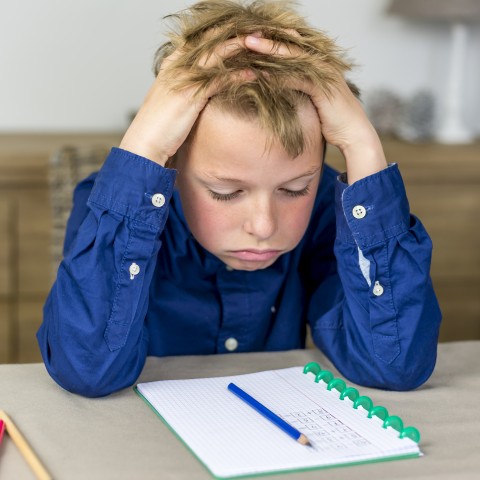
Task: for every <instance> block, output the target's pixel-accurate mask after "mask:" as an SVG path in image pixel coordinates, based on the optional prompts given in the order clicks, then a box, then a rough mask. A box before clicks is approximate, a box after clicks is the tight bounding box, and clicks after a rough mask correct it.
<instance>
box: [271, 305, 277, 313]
mask: <svg viewBox="0 0 480 480" xmlns="http://www.w3.org/2000/svg"><path fill="white" fill-rule="evenodd" d="M270 311H271V312H272V313H275V312H276V311H277V309H276V308H275V305H274V306H273V307H270Z"/></svg>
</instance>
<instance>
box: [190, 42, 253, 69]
mask: <svg viewBox="0 0 480 480" xmlns="http://www.w3.org/2000/svg"><path fill="white" fill-rule="evenodd" d="M240 50H245V42H244V40H242V39H241V38H231V39H229V40H226V41H225V42H222V43H221V44H220V45H218V46H217V47H215V49H214V50H213V52H209V53H208V54H205V55H203V56H202V57H201V58H200V59H199V61H198V65H199V66H201V67H203V68H212V67H215V66H216V65H218V63H219V62H220V61H221V60H225V59H227V58H230V57H233V56H234V55H236V54H237V53H238V52H239V51H240Z"/></svg>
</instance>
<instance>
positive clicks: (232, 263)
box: [221, 257, 278, 272]
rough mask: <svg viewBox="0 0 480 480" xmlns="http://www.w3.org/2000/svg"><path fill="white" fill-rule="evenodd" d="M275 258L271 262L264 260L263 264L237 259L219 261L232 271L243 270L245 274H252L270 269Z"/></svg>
mask: <svg viewBox="0 0 480 480" xmlns="http://www.w3.org/2000/svg"><path fill="white" fill-rule="evenodd" d="M277 259H278V257H277V258H273V259H271V260H266V261H263V262H248V261H245V260H238V259H235V258H234V259H230V258H228V259H225V258H222V259H221V260H222V261H223V262H224V263H225V265H226V266H227V268H228V269H232V270H243V271H246V272H254V271H256V270H264V269H265V268H268V267H270V266H271V265H273V264H274V263H275V262H276V261H277Z"/></svg>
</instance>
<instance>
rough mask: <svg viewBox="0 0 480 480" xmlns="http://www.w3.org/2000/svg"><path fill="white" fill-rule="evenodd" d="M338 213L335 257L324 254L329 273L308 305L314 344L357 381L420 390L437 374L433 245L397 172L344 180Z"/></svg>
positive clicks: (391, 170)
mask: <svg viewBox="0 0 480 480" xmlns="http://www.w3.org/2000/svg"><path fill="white" fill-rule="evenodd" d="M335 210H336V211H335V217H336V238H335V242H334V249H333V252H334V255H335V257H333V252H330V254H329V251H328V249H327V251H326V253H321V254H319V255H320V256H319V257H318V258H320V259H321V262H320V263H319V264H317V268H321V270H322V271H323V272H326V274H325V275H324V276H323V278H322V281H321V282H318V283H317V284H316V285H317V286H316V287H315V289H314V290H313V292H312V295H311V300H310V305H309V311H308V316H309V322H310V324H311V329H312V336H313V340H314V342H315V343H316V345H317V346H318V347H319V348H320V349H321V350H322V351H324V352H325V353H326V354H327V355H328V356H329V358H330V359H331V360H332V362H333V363H334V364H335V366H336V367H337V368H338V369H339V370H340V372H341V373H342V375H344V376H345V377H347V378H348V379H350V380H351V381H353V382H355V383H358V384H361V385H366V386H371V387H377V388H385V389H393V390H408V389H413V388H416V387H418V386H419V385H421V384H422V383H423V382H425V381H426V380H427V379H428V378H429V376H430V375H431V373H432V371H433V368H434V365H435V361H436V350H437V341H438V333H439V326H440V320H441V313H440V309H439V306H438V302H437V300H436V297H435V293H434V291H433V287H432V282H431V279H430V262H431V254H432V242H431V240H430V238H429V236H428V234H427V232H426V231H425V228H424V227H423V225H422V224H421V222H420V221H419V219H418V218H416V217H415V216H413V215H411V214H410V210H409V204H408V200H407V197H406V193H405V188H404V184H403V181H402V178H401V175H400V172H399V169H398V166H397V165H391V166H389V167H388V168H386V169H385V170H382V171H381V172H379V173H376V174H374V175H371V176H369V177H366V178H364V179H362V180H359V181H358V182H355V183H354V184H353V185H350V186H348V185H347V184H345V183H344V182H342V179H341V178H339V179H338V181H337V182H336V186H335ZM333 262H336V264H335V265H334V264H333Z"/></svg>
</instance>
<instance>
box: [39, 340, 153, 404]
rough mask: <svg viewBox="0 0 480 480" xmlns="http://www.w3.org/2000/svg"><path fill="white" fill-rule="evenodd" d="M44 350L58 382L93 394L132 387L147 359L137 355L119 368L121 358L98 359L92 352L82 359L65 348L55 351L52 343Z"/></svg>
mask: <svg viewBox="0 0 480 480" xmlns="http://www.w3.org/2000/svg"><path fill="white" fill-rule="evenodd" d="M41 351H42V356H43V360H44V363H45V367H46V369H47V371H48V373H49V374H50V376H51V377H52V378H53V380H55V382H56V383H58V385H60V386H61V387H62V388H63V389H65V390H67V391H69V392H71V393H75V394H78V395H82V396H84V397H90V398H96V397H104V396H106V395H110V394H111V393H114V392H116V391H118V390H121V389H123V388H127V387H130V386H131V385H133V383H134V382H135V381H136V380H137V378H138V376H139V375H140V372H141V370H142V368H143V364H144V361H140V359H137V360H136V361H134V362H133V364H129V363H124V366H123V367H120V368H119V366H118V363H119V362H108V361H106V360H105V358H97V359H95V358H94V355H93V354H91V353H89V354H87V355H88V358H85V359H84V361H81V360H80V359H79V358H70V357H69V356H68V355H67V354H65V352H63V351H61V352H55V353H53V352H52V351H51V350H50V348H49V347H48V346H47V347H46V349H41Z"/></svg>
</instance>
